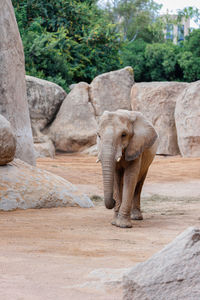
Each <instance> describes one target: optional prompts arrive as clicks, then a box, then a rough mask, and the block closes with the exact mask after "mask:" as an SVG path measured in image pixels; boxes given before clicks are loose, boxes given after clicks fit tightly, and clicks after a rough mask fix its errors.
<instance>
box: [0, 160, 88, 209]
mask: <svg viewBox="0 0 200 300" xmlns="http://www.w3.org/2000/svg"><path fill="white" fill-rule="evenodd" d="M58 206H80V207H92V206H93V204H92V202H91V200H90V199H89V198H88V196H86V195H84V194H80V192H79V191H78V190H77V188H76V187H75V186H74V185H73V184H71V183H70V182H68V181H66V180H65V179H63V178H61V177H59V176H57V175H54V174H51V173H49V172H47V171H43V170H40V169H38V168H36V167H33V166H30V165H29V164H26V163H25V162H22V161H21V160H19V159H15V160H14V161H13V162H11V163H10V164H8V165H6V166H1V167H0V210H6V211H7V210H13V209H16V208H21V209H27V208H42V207H58Z"/></svg>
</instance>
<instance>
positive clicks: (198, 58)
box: [178, 29, 200, 82]
mask: <svg viewBox="0 0 200 300" xmlns="http://www.w3.org/2000/svg"><path fill="white" fill-rule="evenodd" d="M178 63H179V65H180V67H181V69H182V70H183V79H184V80H185V81H189V82H191V81H196V80H200V29H196V30H193V31H192V32H191V33H190V35H189V36H188V37H187V38H186V41H185V42H184V43H183V46H182V49H181V53H180V54H179V55H178Z"/></svg>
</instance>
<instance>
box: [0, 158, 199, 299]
mask: <svg viewBox="0 0 200 300" xmlns="http://www.w3.org/2000/svg"><path fill="white" fill-rule="evenodd" d="M95 161H96V158H95V157H88V156H84V155H57V156H56V158H55V159H50V158H44V159H43V158H40V159H38V162H37V165H38V166H39V167H40V168H42V169H45V170H48V171H51V172H53V173H55V174H58V175H60V176H62V177H64V178H65V179H67V180H69V181H71V182H72V183H74V184H76V185H77V186H78V187H79V189H80V190H82V191H83V192H85V193H87V194H88V195H89V196H92V195H99V196H102V195H103V188H102V175H101V167H100V165H99V164H96V163H95ZM94 204H95V207H94V208H89V209H88V208H78V207H73V208H55V209H40V210H38V209H37V210H36V209H35V210H26V211H23V210H17V211H13V212H2V211H1V212H0V270H1V272H0V295H1V296H0V299H2V300H15V299H17V300H22V299H24V300H33V299H34V300H35V299H37V300H38V299H39V300H46V299H47V300H51V299H52V300H54V299H56V300H68V299H71V298H72V297H73V299H74V300H76V299H91V300H93V299H95V300H96V299H97V300H98V299H104V300H109V299H113V300H115V299H116V300H118V299H122V288H121V285H120V281H121V276H122V274H123V269H124V271H126V269H127V268H130V267H132V266H134V265H135V264H136V263H138V262H142V261H144V260H146V259H148V258H149V257H150V256H152V255H153V254H154V253H156V252H157V251H159V250H160V249H162V248H163V247H164V246H165V245H166V244H167V243H169V242H170V241H172V240H173V239H174V238H175V237H176V236H177V235H178V234H179V233H181V232H182V231H183V230H185V229H186V228H187V227H189V226H198V227H200V158H198V159H197V158H194V159H193V158H190V159H189V158H188V159H187V158H184V159H183V158H180V157H157V158H156V159H155V161H154V163H153V164H152V166H151V168H150V170H149V174H148V177H147V180H146V184H145V187H144V193H143V199H142V210H143V212H144V220H143V221H133V228H131V229H120V228H117V227H114V226H112V225H111V224H110V221H111V218H112V214H113V212H112V211H110V210H106V209H105V208H104V206H103V203H102V201H101V200H97V201H95V202H94ZM136 300H137V299H136Z"/></svg>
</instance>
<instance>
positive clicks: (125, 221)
mask: <svg viewBox="0 0 200 300" xmlns="http://www.w3.org/2000/svg"><path fill="white" fill-rule="evenodd" d="M114 225H115V226H117V227H120V228H131V227H132V223H131V220H130V219H129V218H127V217H123V216H121V215H118V217H117V218H116V220H115V224H114Z"/></svg>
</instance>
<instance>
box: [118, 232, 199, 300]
mask: <svg viewBox="0 0 200 300" xmlns="http://www.w3.org/2000/svg"><path fill="white" fill-rule="evenodd" d="M123 285H124V298H123V299H124V300H131V299H140V300H160V299H181V300H198V299H200V229H198V228H192V227H190V228H188V229H187V230H186V231H184V232H183V233H182V234H180V235H179V236H178V237H177V238H176V239H175V240H174V241H173V242H172V243H170V244H169V245H167V246H166V247H165V248H164V249H163V250H161V251H160V252H158V253H156V254H155V255H153V256H152V257H151V258H150V259H148V260H147V261H146V262H144V263H140V264H138V265H136V266H135V267H134V268H133V269H132V270H131V272H130V273H128V275H126V276H124V279H123Z"/></svg>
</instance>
